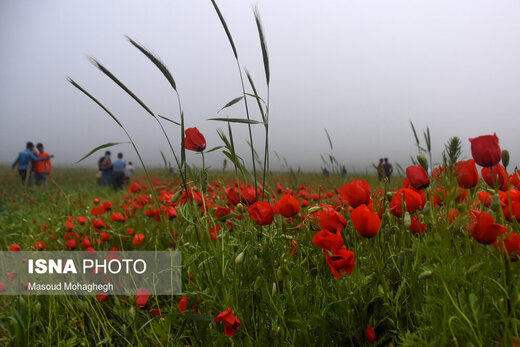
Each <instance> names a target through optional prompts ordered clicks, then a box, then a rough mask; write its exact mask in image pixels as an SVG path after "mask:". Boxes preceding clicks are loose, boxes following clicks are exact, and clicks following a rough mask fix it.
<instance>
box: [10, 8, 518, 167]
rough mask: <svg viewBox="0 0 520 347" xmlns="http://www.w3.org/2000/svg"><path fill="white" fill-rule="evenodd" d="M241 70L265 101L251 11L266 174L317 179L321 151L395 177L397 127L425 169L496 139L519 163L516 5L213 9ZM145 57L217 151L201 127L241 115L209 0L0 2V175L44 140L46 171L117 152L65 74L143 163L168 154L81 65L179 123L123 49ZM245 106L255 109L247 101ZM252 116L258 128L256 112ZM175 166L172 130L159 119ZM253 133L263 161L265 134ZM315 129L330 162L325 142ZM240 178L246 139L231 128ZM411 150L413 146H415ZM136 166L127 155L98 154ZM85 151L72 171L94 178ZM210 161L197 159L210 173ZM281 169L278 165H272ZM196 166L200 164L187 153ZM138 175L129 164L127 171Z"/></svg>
mask: <svg viewBox="0 0 520 347" xmlns="http://www.w3.org/2000/svg"><path fill="white" fill-rule="evenodd" d="M217 3H218V4H219V6H220V8H221V11H222V13H223V15H224V17H225V18H226V20H227V23H228V26H229V28H230V30H231V33H232V35H233V38H234V41H235V44H236V46H237V50H238V55H239V58H240V62H241V64H242V66H243V67H246V68H247V69H248V70H249V71H250V72H251V74H252V75H253V78H254V80H255V84H256V86H257V87H258V89H259V94H260V95H261V96H262V97H266V87H265V75H264V70H263V63H262V55H261V50H260V45H259V40H258V33H257V30H256V25H255V21H254V15H253V10H252V6H253V5H255V4H256V5H258V9H259V12H260V15H261V18H262V21H263V26H264V30H265V34H266V42H267V46H268V50H269V58H270V66H271V89H270V106H271V114H270V138H269V143H270V148H271V149H272V151H271V167H272V169H279V168H281V162H280V161H279V160H278V159H277V157H276V155H275V154H274V151H276V152H277V153H278V154H279V156H280V157H281V158H285V159H286V160H287V162H288V164H289V165H290V166H291V167H293V168H298V167H301V168H302V169H307V170H310V169H318V168H319V167H320V166H323V164H322V162H321V159H320V154H327V153H332V154H333V155H334V156H335V157H336V159H337V160H338V161H339V162H341V163H342V164H345V165H346V166H347V168H348V169H349V170H352V169H356V170H364V169H365V168H367V167H370V166H371V164H372V163H376V162H377V161H378V158H380V157H389V158H390V161H391V162H399V164H401V165H402V166H403V167H406V166H408V165H410V164H411V161H410V156H411V155H413V156H415V155H416V154H417V149H416V147H415V140H414V138H413V135H412V132H411V128H410V125H409V121H410V120H412V121H413V122H414V124H415V126H416V129H417V130H418V131H419V132H420V133H422V131H423V130H425V129H426V127H427V126H429V128H430V132H431V136H432V147H433V157H434V161H436V162H439V161H440V160H441V152H442V150H443V148H444V144H445V143H446V142H447V140H448V139H449V138H450V137H452V136H459V137H460V138H461V140H462V143H463V144H464V147H463V158H465V159H468V158H471V152H470V146H469V141H468V138H471V137H476V136H479V135H484V134H492V133H494V132H496V134H497V136H498V137H499V138H500V144H501V147H502V148H507V149H509V151H510V153H511V164H510V166H512V167H514V166H515V165H520V152H519V151H520V148H519V146H518V144H519V141H518V135H517V134H518V124H519V120H518V115H519V114H520V98H519V92H520V88H519V84H520V82H519V77H520V3H519V2H517V1H500V2H496V1H475V0H469V1H453V0H450V1H398V0H393V1H332V0H325V1H306V0H284V1H279V0H259V1H257V2H249V1H232V0H220V1H218V2H217ZM124 35H128V36H130V37H131V38H133V39H135V40H136V41H139V42H140V43H142V44H143V45H145V46H146V47H147V48H149V49H151V50H152V51H153V52H155V53H156V54H157V55H158V56H159V57H160V58H161V59H162V60H163V61H164V63H165V64H166V65H167V66H168V68H169V69H170V71H171V72H172V75H173V77H174V79H175V81H176V83H177V87H178V91H179V93H180V97H181V101H182V106H183V109H184V113H185V122H186V126H187V127H194V126H195V127H197V128H198V129H199V130H200V131H201V132H202V133H203V134H204V136H205V137H206V141H207V148H208V149H210V148H213V147H215V146H219V145H221V144H222V142H221V140H220V139H219V137H218V135H217V133H216V129H217V128H222V129H225V124H224V123H220V122H215V121H208V120H207V119H208V118H211V117H226V116H229V117H240V118H244V117H245V112H244V107H243V104H242V103H240V104H237V105H235V106H233V107H232V108H229V109H227V110H223V111H222V112H220V113H217V111H218V110H219V109H220V108H221V107H222V106H224V105H225V104H226V103H227V102H228V101H230V100H232V99H233V98H235V97H238V96H240V95H241V86H240V79H239V74H238V70H237V66H236V62H235V60H234V56H233V54H232V51H231V48H230V45H229V43H228V40H227V37H226V35H225V32H224V30H223V28H222V26H221V24H220V21H219V19H218V17H217V15H216V13H215V11H214V9H213V6H212V4H211V2H210V1H209V0H197V1H195V0H176V1H153V2H143V1H133V0H132V1H129V0H124V1H122V0H113V1H103V0H89V1H66V0H60V1H58V0H56V1H48V0H45V1H25V0H22V1H14V0H5V1H2V2H0V45H1V49H0V162H1V163H4V164H9V165H10V164H11V163H12V162H13V161H14V159H15V158H16V156H17V154H18V152H19V151H20V150H22V149H23V148H24V145H25V142H26V141H29V140H30V141H33V142H35V143H36V142H43V143H44V145H45V147H46V150H47V152H49V153H52V154H54V155H55V158H54V160H53V162H54V164H55V165H75V164H74V163H75V162H76V161H77V160H78V159H80V158H81V157H82V156H83V155H85V154H86V153H88V152H89V151H90V150H91V149H93V148H94V147H96V146H98V145H100V144H103V143H106V142H119V141H128V140H127V138H126V136H125V134H124V132H123V131H122V130H121V128H119V126H117V124H116V123H115V122H114V121H113V120H112V119H110V118H109V117H108V116H107V115H106V113H105V112H104V111H103V110H102V109H101V108H100V107H99V106H97V105H96V104H95V103H94V102H92V101H91V100H90V99H88V98H87V97H86V96H85V95H84V94H82V93H81V92H80V91H78V90H77V89H76V88H74V87H73V86H72V85H70V84H69V83H68V82H67V80H66V76H70V77H71V78H73V79H74V80H75V81H76V82H78V83H79V84H80V85H82V86H83V87H84V88H85V89H86V90H87V91H89V92H90V93H91V94H93V95H94V96H95V97H96V98H98V99H99V100H100V101H101V102H102V103H103V104H104V105H105V106H106V107H107V108H108V109H109V110H111V111H112V113H114V114H115V115H116V117H118V118H119V119H120V121H121V122H122V123H123V124H124V126H125V127H126V128H127V130H128V132H129V133H130V135H131V136H132V137H133V139H134V140H135V142H136V144H137V146H138V148H139V150H140V151H141V152H142V154H143V156H144V158H145V163H146V164H147V165H151V166H161V165H162V159H161V155H160V151H163V152H164V153H165V155H166V156H167V158H168V160H169V161H171V162H172V164H173V157H172V154H171V152H170V151H169V147H168V144H167V142H166V140H165V138H164V136H163V135H162V133H161V131H160V128H159V127H158V126H157V124H156V122H155V121H154V120H153V118H152V117H151V116H150V115H148V114H147V113H146V111H145V110H144V109H142V108H141V107H140V106H139V105H138V104H137V103H136V102H135V101H134V100H133V99H131V98H130V97H129V96H128V95H127V94H126V93H125V92H124V91H123V90H121V89H120V88H119V87H118V86H117V85H115V84H114V83H113V82H112V81H111V80H109V79H108V78H107V77H106V76H105V75H104V74H103V73H101V72H100V71H99V70H97V69H96V68H95V67H94V66H93V65H92V64H91V63H90V62H89V61H88V59H87V56H93V57H95V58H96V59H98V60H99V61H100V62H101V63H102V64H103V65H105V66H106V67H107V68H108V69H109V70H110V71H112V73H114V75H116V76H117V77H118V78H119V79H120V80H121V81H122V82H123V83H125V84H126V85H127V86H128V87H129V88H130V89H131V90H132V91H133V92H134V93H135V94H136V95H137V96H138V97H139V98H140V99H141V100H143V102H144V103H145V104H146V105H147V106H148V107H150V109H151V110H152V111H153V112H154V113H156V114H162V115H165V116H168V117H170V118H172V119H174V120H177V121H178V120H179V118H180V116H179V109H178V104H177V99H176V96H175V94H174V92H173V90H172V89H171V87H170V86H169V84H168V82H167V81H166V80H165V79H164V77H163V76H162V74H161V73H160V72H159V70H157V68H156V67H155V66H154V65H153V64H152V63H150V62H149V61H148V59H147V58H145V57H144V56H143V55H142V54H141V53H140V52H139V51H138V50H137V49H136V48H135V47H133V46H132V45H131V44H130V43H129V42H128V41H127V40H126V39H125V37H124ZM251 101H253V100H251ZM250 108H252V109H253V110H254V112H253V118H254V119H257V120H260V116H259V114H258V112H257V111H256V105H255V104H253V103H252V102H251V103H250ZM164 126H165V128H166V129H167V131H168V134H169V136H170V137H171V139H172V140H173V141H174V145H176V146H177V147H176V148H175V149H176V150H177V153H179V150H178V146H179V143H180V129H179V128H178V127H177V126H175V125H173V124H171V123H167V122H164ZM253 128H254V142H255V147H256V148H257V150H258V151H259V154H260V155H261V156H263V141H264V140H263V136H264V130H263V127H262V126H261V125H256V126H254V127H253ZM324 128H327V130H328V132H329V134H330V136H331V140H332V142H333V146H334V149H333V151H331V150H330V148H329V143H328V140H327V137H326V135H325V131H324ZM233 131H234V136H235V141H236V143H237V146H238V147H239V150H238V152H239V154H240V155H241V156H242V157H243V158H244V159H246V163H248V166H249V165H250V156H249V150H248V147H247V144H246V142H245V141H246V138H247V126H245V125H233ZM421 137H422V136H421ZM111 151H112V153H117V152H119V151H121V152H123V153H124V154H125V158H126V159H128V160H131V161H133V162H134V164H137V162H138V160H137V157H136V155H135V152H134V151H133V149H132V147H131V146H130V145H127V144H124V145H119V146H117V147H113V148H111ZM101 154H102V153H101V152H100V153H99V154H95V155H93V156H92V157H91V158H89V159H87V160H85V162H84V163H82V164H80V165H85V166H91V167H96V162H97V159H98V157H99V156H101ZM223 158H224V157H223V155H221V154H219V153H217V152H213V153H209V154H207V156H206V162H207V163H208V164H209V165H210V166H212V167H213V168H221V167H222V160H223ZM282 160H283V159H282ZM188 161H189V163H190V164H196V165H197V166H200V165H201V164H200V156H198V155H195V154H191V153H190V155H189V156H188ZM137 166H138V165H137Z"/></svg>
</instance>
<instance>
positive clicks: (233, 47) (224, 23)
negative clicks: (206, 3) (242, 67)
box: [211, 0, 238, 59]
mask: <svg viewBox="0 0 520 347" xmlns="http://www.w3.org/2000/svg"><path fill="white" fill-rule="evenodd" d="M211 3H212V4H213V7H215V11H216V12H217V15H218V18H219V19H220V22H221V23H222V26H223V27H224V31H225V32H226V35H227V37H228V40H229V44H230V45H231V49H232V50H233V54H234V55H235V58H236V59H238V53H237V49H236V48H235V43H234V42H233V38H232V37H231V33H230V32H229V29H228V26H227V24H226V20H225V19H224V16H222V13H221V12H220V9H219V8H218V6H217V3H216V2H215V0H211Z"/></svg>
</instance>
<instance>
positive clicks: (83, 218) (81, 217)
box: [76, 216, 87, 225]
mask: <svg viewBox="0 0 520 347" xmlns="http://www.w3.org/2000/svg"><path fill="white" fill-rule="evenodd" d="M76 220H77V221H78V223H79V224H81V225H83V224H85V223H86V222H87V218H85V217H83V216H78V218H76Z"/></svg>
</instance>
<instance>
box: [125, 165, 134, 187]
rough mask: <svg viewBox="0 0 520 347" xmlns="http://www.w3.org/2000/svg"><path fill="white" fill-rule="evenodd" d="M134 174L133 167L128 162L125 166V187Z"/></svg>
mask: <svg viewBox="0 0 520 347" xmlns="http://www.w3.org/2000/svg"><path fill="white" fill-rule="evenodd" d="M134 172H135V169H134V165H133V164H132V162H131V161H129V162H128V164H126V166H125V185H129V184H130V179H131V178H132V176H133V174H134Z"/></svg>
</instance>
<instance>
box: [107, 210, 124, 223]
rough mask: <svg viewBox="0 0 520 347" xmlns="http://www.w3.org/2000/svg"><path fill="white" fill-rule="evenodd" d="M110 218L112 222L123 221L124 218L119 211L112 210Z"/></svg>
mask: <svg viewBox="0 0 520 347" xmlns="http://www.w3.org/2000/svg"><path fill="white" fill-rule="evenodd" d="M110 220H111V221H112V222H124V221H125V220H126V218H125V216H123V215H122V214H121V213H119V212H114V213H112V215H111V216H110Z"/></svg>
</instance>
